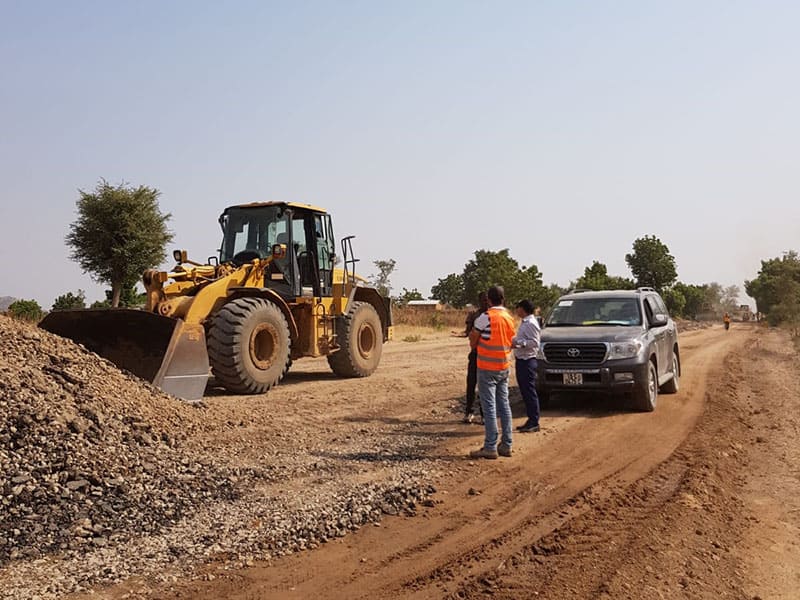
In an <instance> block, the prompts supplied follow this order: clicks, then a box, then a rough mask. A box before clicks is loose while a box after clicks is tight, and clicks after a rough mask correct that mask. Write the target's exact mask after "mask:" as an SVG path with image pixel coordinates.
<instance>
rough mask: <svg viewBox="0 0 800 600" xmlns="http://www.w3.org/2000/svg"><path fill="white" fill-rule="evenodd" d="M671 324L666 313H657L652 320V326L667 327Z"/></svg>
mask: <svg viewBox="0 0 800 600" xmlns="http://www.w3.org/2000/svg"><path fill="white" fill-rule="evenodd" d="M668 324H669V316H667V315H665V314H664V313H656V314H654V315H653V318H652V319H651V321H650V326H651V327H666V326H667V325H668Z"/></svg>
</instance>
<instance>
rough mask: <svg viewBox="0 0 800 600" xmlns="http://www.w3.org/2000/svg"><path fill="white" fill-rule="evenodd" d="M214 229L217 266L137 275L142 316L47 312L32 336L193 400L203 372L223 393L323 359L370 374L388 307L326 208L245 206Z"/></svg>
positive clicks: (346, 370) (259, 389) (385, 331)
mask: <svg viewBox="0 0 800 600" xmlns="http://www.w3.org/2000/svg"><path fill="white" fill-rule="evenodd" d="M219 222H220V225H221V226H222V233H223V238H222V247H221V248H220V251H219V258H218V259H217V257H212V258H210V259H208V261H207V263H208V264H201V263H197V262H194V261H192V260H189V259H188V257H187V256H186V252H185V251H181V250H176V251H175V253H174V258H175V260H176V262H177V265H176V266H175V267H174V268H173V270H172V271H170V272H164V271H156V270H148V271H146V272H145V273H144V276H143V282H144V287H145V291H146V293H147V303H146V306H145V309H144V310H133V309H100V310H67V311H53V312H51V313H50V314H49V315H47V317H45V319H44V320H43V321H42V323H41V327H43V328H44V329H46V330H48V331H50V332H52V333H55V334H58V335H61V336H64V337H68V338H71V339H73V340H75V341H77V342H79V343H81V344H83V345H84V346H86V348H88V349H89V350H91V351H93V352H96V353H97V354H99V355H100V356H103V357H105V358H108V359H109V360H111V361H112V362H114V363H115V364H116V365H118V366H119V367H120V368H122V369H125V370H127V371H130V372H131V373H133V374H135V375H137V376H139V377H141V378H142V379H145V380H147V381H150V382H152V383H153V384H154V385H156V386H158V387H160V388H161V389H163V390H164V391H166V392H168V393H170V394H173V395H175V396H178V397H180V398H185V399H188V400H194V399H198V398H202V396H203V393H204V391H205V389H206V384H207V382H208V379H209V372H210V373H212V374H213V376H214V379H215V380H216V382H217V383H218V384H219V385H221V386H222V387H224V388H226V389H227V390H229V391H230V392H232V393H236V394H261V393H264V392H266V391H267V390H269V389H270V388H271V387H272V386H274V385H276V384H277V383H278V382H280V381H281V379H282V378H283V377H284V375H286V372H287V370H288V369H289V367H290V365H291V364H292V361H293V360H296V359H299V358H302V357H306V356H312V357H314V356H327V357H328V363H329V364H330V366H331V369H333V371H334V373H336V374H337V375H340V376H343V377H366V376H368V375H371V374H372V373H373V371H375V369H376V368H377V367H378V363H379V362H380V359H381V351H382V348H383V343H384V342H385V341H387V340H389V339H390V338H391V336H392V309H391V302H390V300H389V299H388V298H386V297H384V296H381V294H379V293H378V291H377V290H376V289H374V288H372V287H368V286H367V285H365V281H364V280H363V279H361V278H360V277H358V276H356V274H355V268H356V263H357V262H358V260H357V259H355V258H354V256H353V246H352V237H348V238H344V239H343V240H342V241H341V249H342V253H341V255H339V254H337V250H336V244H335V241H334V237H333V223H332V220H331V217H330V215H329V214H328V213H327V212H326V211H325V210H323V209H321V208H317V207H313V206H308V205H305V204H297V203H291V202H261V203H253V204H243V205H238V206H231V207H229V208H227V209H225V211H224V212H223V213H222V215H221V216H220V219H219ZM339 262H341V268H337V267H336V265H337V263H339Z"/></svg>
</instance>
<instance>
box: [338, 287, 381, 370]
mask: <svg viewBox="0 0 800 600" xmlns="http://www.w3.org/2000/svg"><path fill="white" fill-rule="evenodd" d="M349 308H350V309H349V310H348V311H347V314H346V315H345V316H344V317H342V318H341V319H339V321H338V324H337V327H336V335H337V341H338V342H339V350H337V351H336V352H334V353H333V354H330V355H328V364H329V365H330V366H331V369H332V370H333V372H334V373H336V374H337V375H339V376H340V377H369V376H370V375H372V374H373V373H374V372H375V369H377V368H378V365H379V364H380V362H381V354H382V352H383V326H382V324H381V318H380V317H379V316H378V313H377V311H376V310H375V308H374V307H373V306H372V305H371V304H367V303H364V302H353V303H352V304H351V306H350V307H349Z"/></svg>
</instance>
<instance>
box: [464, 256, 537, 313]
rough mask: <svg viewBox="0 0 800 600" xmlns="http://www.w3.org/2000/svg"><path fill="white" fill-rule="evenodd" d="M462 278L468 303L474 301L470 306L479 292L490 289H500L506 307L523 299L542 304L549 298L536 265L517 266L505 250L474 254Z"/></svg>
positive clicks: (465, 267) (465, 266)
mask: <svg viewBox="0 0 800 600" xmlns="http://www.w3.org/2000/svg"><path fill="white" fill-rule="evenodd" d="M461 277H462V278H463V280H464V294H465V297H466V298H467V299H469V300H472V299H473V298H474V299H475V300H472V301H473V302H474V301H476V300H477V298H478V294H479V293H480V292H485V291H486V290H487V289H489V288H490V287H491V286H493V285H501V286H503V288H504V289H505V292H506V302H507V304H508V305H509V306H513V305H514V304H515V303H516V302H518V301H520V300H523V299H525V298H527V299H530V300H532V301H533V302H534V304H542V303H543V302H544V301H545V300H546V299H547V298H548V294H547V290H546V288H545V287H544V285H543V283H542V274H541V273H540V272H539V269H538V268H537V267H536V265H531V266H529V267H526V266H524V265H522V266H520V264H519V263H518V262H517V261H516V260H515V259H514V258H513V257H512V256H511V254H510V252H509V250H508V248H505V249H503V250H499V251H492V250H477V251H476V252H475V255H474V258H473V259H472V260H470V261H469V262H468V263H467V264H466V265H464V272H463V273H462V275H461Z"/></svg>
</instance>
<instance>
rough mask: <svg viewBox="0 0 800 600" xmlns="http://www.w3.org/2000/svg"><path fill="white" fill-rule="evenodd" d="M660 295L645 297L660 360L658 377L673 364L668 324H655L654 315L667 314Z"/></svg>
mask: <svg viewBox="0 0 800 600" xmlns="http://www.w3.org/2000/svg"><path fill="white" fill-rule="evenodd" d="M659 300H660V298H658V296H655V295H649V296H647V297H646V298H645V299H644V306H645V314H646V315H647V324H648V327H649V329H650V335H651V336H652V339H653V343H654V344H655V345H656V347H655V350H656V360H657V361H658V377H659V378H661V377H662V376H663V375H664V374H665V373H669V370H670V366H671V364H672V362H671V357H670V353H669V339H668V338H669V336H668V333H667V331H668V325H667V326H656V325H655V324H654V316H655V315H656V314H663V315H666V314H667V313H666V307H663V306H660V305H659Z"/></svg>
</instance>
